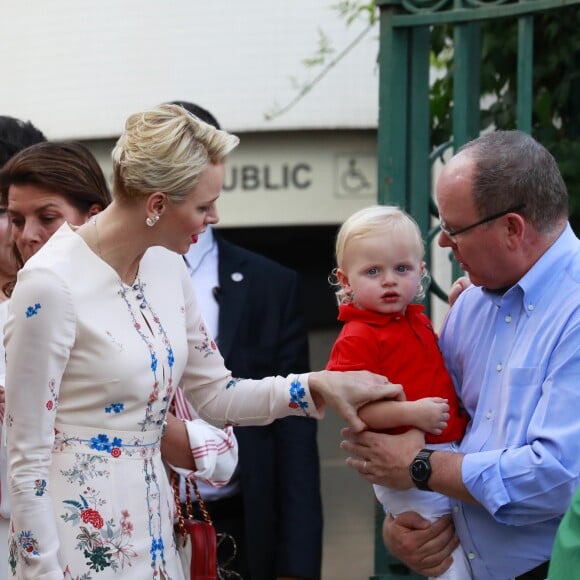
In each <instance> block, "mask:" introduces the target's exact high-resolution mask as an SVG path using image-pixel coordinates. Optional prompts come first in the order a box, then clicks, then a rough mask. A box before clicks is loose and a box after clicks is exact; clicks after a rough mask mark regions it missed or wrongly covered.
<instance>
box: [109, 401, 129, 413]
mask: <svg viewBox="0 0 580 580" xmlns="http://www.w3.org/2000/svg"><path fill="white" fill-rule="evenodd" d="M124 410H125V405H124V404H123V403H111V405H109V406H108V407H105V413H120V412H121V411H124Z"/></svg>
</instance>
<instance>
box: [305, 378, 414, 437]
mask: <svg viewBox="0 0 580 580" xmlns="http://www.w3.org/2000/svg"><path fill="white" fill-rule="evenodd" d="M308 385H309V387H310V392H311V394H312V398H313V400H314V404H315V405H316V407H317V409H318V410H319V411H321V412H322V411H324V406H325V405H328V406H329V407H330V408H331V409H334V410H335V411H336V412H337V413H338V414H339V415H340V416H341V417H342V418H343V419H344V420H345V421H346V422H347V423H348V424H349V426H350V428H351V429H352V430H353V432H355V433H358V432H360V431H362V430H363V429H365V427H366V425H365V423H364V422H363V421H362V420H361V418H360V417H359V416H358V414H357V410H358V409H360V407H362V406H363V405H366V404H367V403H370V402H371V401H377V400H379V399H398V400H401V401H402V400H404V399H405V396H404V394H403V388H402V387H401V385H395V384H393V383H390V382H389V381H388V379H387V378H386V377H384V376H382V375H376V374H375V373H371V372H369V371H344V372H340V371H318V372H312V373H310V375H309V377H308Z"/></svg>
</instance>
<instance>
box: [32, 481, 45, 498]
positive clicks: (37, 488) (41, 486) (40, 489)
mask: <svg viewBox="0 0 580 580" xmlns="http://www.w3.org/2000/svg"><path fill="white" fill-rule="evenodd" d="M45 491H46V480H45V479H37V480H35V481H34V493H35V495H37V496H38V497H41V496H43V495H44V492H45Z"/></svg>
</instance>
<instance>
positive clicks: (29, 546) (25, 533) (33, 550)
mask: <svg viewBox="0 0 580 580" xmlns="http://www.w3.org/2000/svg"><path fill="white" fill-rule="evenodd" d="M18 544H19V545H20V548H21V549H22V551H23V552H24V557H25V558H30V557H31V556H39V555H40V554H39V552H38V540H37V539H36V538H35V537H34V536H33V535H32V532H31V531H30V530H22V531H21V532H20V534H18Z"/></svg>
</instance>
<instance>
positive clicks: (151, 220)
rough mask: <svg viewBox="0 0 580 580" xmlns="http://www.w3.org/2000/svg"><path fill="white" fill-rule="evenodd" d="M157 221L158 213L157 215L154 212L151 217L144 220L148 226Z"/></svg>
mask: <svg viewBox="0 0 580 580" xmlns="http://www.w3.org/2000/svg"><path fill="white" fill-rule="evenodd" d="M158 221H159V215H158V214H156V215H154V216H153V217H148V218H147V219H146V220H145V223H146V224H147V225H148V226H149V227H150V228H152V227H153V226H154V225H155V224H156V223H157V222H158Z"/></svg>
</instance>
